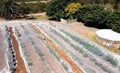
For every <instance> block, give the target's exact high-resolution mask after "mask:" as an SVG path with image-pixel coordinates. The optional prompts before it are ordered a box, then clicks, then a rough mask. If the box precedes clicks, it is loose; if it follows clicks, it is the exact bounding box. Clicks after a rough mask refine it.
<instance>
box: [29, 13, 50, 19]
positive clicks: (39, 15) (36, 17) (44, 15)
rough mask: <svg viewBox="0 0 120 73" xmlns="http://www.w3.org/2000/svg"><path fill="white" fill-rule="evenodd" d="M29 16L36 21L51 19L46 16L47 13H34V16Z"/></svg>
mask: <svg viewBox="0 0 120 73" xmlns="http://www.w3.org/2000/svg"><path fill="white" fill-rule="evenodd" d="M27 16H29V17H34V18H35V20H48V19H49V17H48V16H47V15H46V12H43V13H32V14H28V15H27Z"/></svg>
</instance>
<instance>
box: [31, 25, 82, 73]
mask: <svg viewBox="0 0 120 73" xmlns="http://www.w3.org/2000/svg"><path fill="white" fill-rule="evenodd" d="M32 27H33V28H34V29H35V30H36V31H37V32H38V33H39V34H41V35H42V36H44V39H45V40H46V41H47V42H48V43H49V44H50V45H51V46H52V47H53V48H54V49H55V50H56V52H57V53H58V54H59V56H60V57H61V58H62V59H64V60H66V61H67V62H68V63H69V65H70V66H71V67H72V69H73V71H74V72H75V73H83V71H82V70H81V69H80V68H79V67H78V66H77V65H76V64H75V63H74V62H73V61H72V60H71V58H70V57H69V56H67V54H66V53H65V52H64V51H63V50H62V49H60V47H58V46H57V45H56V44H55V43H54V42H53V41H51V40H50V39H49V38H48V37H47V36H45V35H44V34H43V33H42V32H41V31H40V30H39V29H38V28H37V27H36V26H35V25H32Z"/></svg>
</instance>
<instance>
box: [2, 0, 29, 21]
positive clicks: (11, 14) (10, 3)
mask: <svg viewBox="0 0 120 73" xmlns="http://www.w3.org/2000/svg"><path fill="white" fill-rule="evenodd" d="M23 5H24V2H22V0H21V1H19V2H18V0H2V1H1V2H0V16H1V17H4V18H6V19H15V18H18V17H19V16H20V15H23V14H25V13H28V11H25V10H27V9H26V7H25V6H23ZM24 9H25V10H24Z"/></svg>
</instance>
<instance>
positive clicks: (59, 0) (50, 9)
mask: <svg viewBox="0 0 120 73" xmlns="http://www.w3.org/2000/svg"><path fill="white" fill-rule="evenodd" d="M76 1H77V0H52V1H51V2H50V3H49V4H48V6H47V7H46V9H45V10H46V13H47V15H48V16H50V17H51V18H52V19H55V20H60V19H58V17H57V16H58V15H59V18H66V16H65V14H64V13H65V11H64V9H65V7H66V6H67V5H68V4H69V3H71V2H76ZM60 12H62V13H60ZM58 13H59V14H58ZM60 14H62V15H60Z"/></svg>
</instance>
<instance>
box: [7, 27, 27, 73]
mask: <svg viewBox="0 0 120 73" xmlns="http://www.w3.org/2000/svg"><path fill="white" fill-rule="evenodd" d="M9 31H10V36H11V38H12V45H13V49H14V51H15V53H16V59H17V62H18V64H17V68H16V70H15V71H13V72H12V73H27V71H26V68H25V64H24V62H23V59H22V58H21V56H20V52H19V45H18V42H17V40H16V38H15V36H14V35H13V33H14V32H13V30H12V27H10V28H9Z"/></svg>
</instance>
